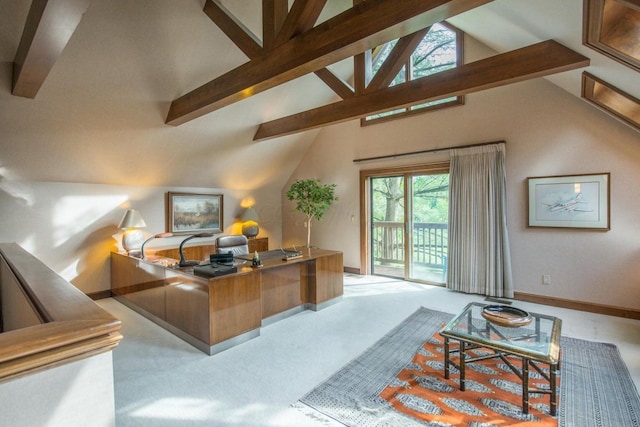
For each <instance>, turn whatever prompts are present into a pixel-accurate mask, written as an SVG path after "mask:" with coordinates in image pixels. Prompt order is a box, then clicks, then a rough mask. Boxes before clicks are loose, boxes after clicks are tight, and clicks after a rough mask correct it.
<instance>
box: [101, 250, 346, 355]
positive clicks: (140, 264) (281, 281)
mask: <svg viewBox="0 0 640 427" xmlns="http://www.w3.org/2000/svg"><path fill="white" fill-rule="evenodd" d="M304 253H305V255H304V257H302V258H299V259H295V260H291V261H283V260H281V259H280V258H277V259H266V260H263V261H262V262H263V265H264V266H263V267H262V268H252V267H251V262H247V263H246V264H244V265H241V266H238V272H237V273H234V274H229V275H226V276H219V277H212V278H208V277H201V276H196V275H194V274H193V268H191V269H178V268H172V267H167V266H166V263H167V262H169V263H171V264H172V263H173V262H175V260H173V259H168V258H157V259H154V260H144V261H143V260H141V259H139V258H133V257H130V256H127V255H124V254H121V253H112V254H111V292H112V293H113V295H114V297H115V298H116V299H117V300H118V301H120V302H122V303H123V304H125V305H127V306H128V307H130V308H131V309H133V310H135V311H137V312H138V313H140V314H142V315H143V316H145V317H147V318H148V319H150V320H152V321H153V322H155V323H157V324H158V325H160V326H162V327H164V328H165V329H167V330H169V331H170V332H172V333H174V334H175V335H177V336H179V337H180V338H182V339H184V340H185V341H187V342H188V343H190V344H191V345H193V346H195V347H197V348H198V349H200V350H202V351H203V352H205V353H207V354H215V353H219V352H220V351H223V350H226V349H228V348H230V347H233V346H234V345H237V344H240V343H242V342H245V341H247V340H249V339H251V338H254V337H256V336H259V335H260V328H261V326H263V325H266V324H269V323H272V322H275V321H278V320H280V319H282V318H284V317H288V316H291V315H293V314H296V313H298V312H300V311H303V310H306V309H311V310H320V309H322V308H324V307H326V306H328V305H331V304H333V303H336V302H338V301H340V300H341V299H342V294H343V269H344V267H343V261H342V252H336V251H329V250H322V249H311V250H304Z"/></svg>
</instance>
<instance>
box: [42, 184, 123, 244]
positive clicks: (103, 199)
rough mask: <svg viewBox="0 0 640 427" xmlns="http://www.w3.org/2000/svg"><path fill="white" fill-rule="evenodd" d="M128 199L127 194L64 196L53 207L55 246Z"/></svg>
mask: <svg viewBox="0 0 640 427" xmlns="http://www.w3.org/2000/svg"><path fill="white" fill-rule="evenodd" d="M126 200H127V196H125V195H115V196H65V197H62V198H61V199H60V200H59V201H58V202H57V203H56V204H55V206H54V207H53V215H52V217H53V218H52V221H53V224H52V225H53V236H52V238H53V246H54V247H59V246H61V245H63V244H64V243H66V242H67V241H68V240H69V239H71V238H72V237H73V236H74V235H76V234H78V233H80V232H82V231H84V230H86V229H87V228H89V226H90V225H91V224H93V223H95V222H96V221H98V220H99V219H100V218H102V217H103V216H105V215H107V214H109V213H110V212H111V211H113V210H114V209H115V208H117V207H118V206H119V205H121V204H122V203H124V202H125V201H126Z"/></svg>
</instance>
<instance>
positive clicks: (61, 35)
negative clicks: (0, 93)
mask: <svg viewBox="0 0 640 427" xmlns="http://www.w3.org/2000/svg"><path fill="white" fill-rule="evenodd" d="M89 2H90V0H33V2H32V3H31V8H30V9H29V14H28V15H27V21H26V23H25V25H24V31H23V32H22V38H21V39H20V44H19V45H18V50H17V52H16V57H15V59H14V61H13V87H12V90H11V93H12V94H13V95H16V96H23V97H25V98H35V96H36V94H37V93H38V91H39V90H40V88H41V87H42V84H43V83H44V81H45V79H46V78H47V76H48V75H49V72H50V71H51V69H52V68H53V65H54V64H55V63H56V61H57V60H58V57H59V56H60V54H61V53H62V51H63V50H64V48H65V46H66V45H67V43H68V42H69V39H71V36H72V35H73V33H74V31H75V30H76V28H77V27H78V24H79V23H80V20H81V19H82V15H83V14H84V13H85V12H86V10H87V8H88V7H89Z"/></svg>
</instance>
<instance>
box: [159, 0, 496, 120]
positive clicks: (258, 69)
mask: <svg viewBox="0 0 640 427" xmlns="http://www.w3.org/2000/svg"><path fill="white" fill-rule="evenodd" d="M491 1H492V0H429V1H425V0H367V1H365V2H363V3H360V4H358V5H356V6H354V7H352V8H351V9H348V10H346V11H345V12H343V13H341V14H339V15H337V16H335V17H333V18H331V19H329V20H328V21H325V22H323V23H322V24H319V25H317V26H315V27H314V28H312V29H311V30H309V31H307V32H305V33H303V34H300V35H299V36H297V37H294V38H292V39H291V40H289V41H287V42H285V43H284V44H282V45H281V46H278V47H277V48H274V49H271V50H269V51H268V52H265V54H263V55H261V56H259V57H256V58H254V59H252V60H251V61H249V62H248V63H246V64H243V65H241V66H239V67H237V68H235V69H234V70H232V71H230V72H228V73H226V74H223V75H222V76H220V77H217V78H216V79H214V80H212V81H210V82H209V83H206V84H204V85H202V86H200V87H199V88H197V89H195V90H193V91H191V92H189V93H187V94H185V95H183V96H181V97H180V98H178V99H175V100H174V101H173V102H172V103H171V107H170V108H169V113H168V115H167V119H166V123H168V124H171V125H179V124H182V123H185V122H187V121H190V120H193V119H195V118H197V117H200V116H202V115H204V114H207V113H210V112H212V111H214V110H217V109H219V108H222V107H224V106H227V105H230V104H232V103H234V102H237V101H240V100H242V99H245V98H247V97H249V96H252V95H255V94H257V93H260V92H263V91H265V90H267V89H271V88H273V87H275V86H277V85H280V84H282V83H285V82H288V81H290V80H293V79H295V78H298V77H300V76H303V75H305V74H308V73H310V72H313V71H316V70H319V69H321V68H323V67H325V66H327V65H329V64H332V63H334V62H337V61H339V60H342V59H345V58H348V57H351V56H354V55H356V54H358V53H360V52H364V51H365V50H368V49H372V48H373V47H375V46H377V45H380V44H382V43H386V42H387V41H389V40H393V39H395V38H398V37H402V36H405V35H407V34H411V33H413V32H416V31H418V30H420V29H422V28H424V27H427V26H429V25H433V24H435V23H437V22H440V21H442V20H443V19H446V18H448V17H450V16H454V15H457V14H459V13H462V12H465V11H467V10H470V9H473V8H475V7H478V6H481V5H483V4H486V3H489V2H491Z"/></svg>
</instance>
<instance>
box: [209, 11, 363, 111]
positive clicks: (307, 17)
mask: <svg viewBox="0 0 640 427" xmlns="http://www.w3.org/2000/svg"><path fill="white" fill-rule="evenodd" d="M280 1H284V0H280ZM284 3H286V1H284ZM284 3H283V4H284ZM325 3H326V0H296V2H295V3H294V4H293V6H292V7H291V11H290V12H289V14H288V15H287V17H286V19H285V21H284V23H282V25H283V28H282V29H281V30H280V32H279V33H278V35H277V39H278V40H280V39H282V40H283V41H282V42H280V41H278V40H275V39H274V37H275V36H272V37H271V41H270V42H267V38H268V36H267V34H271V33H272V32H273V31H275V26H274V25H272V26H271V27H272V28H270V29H268V30H266V31H267V33H266V34H265V35H264V38H265V42H264V43H265V47H264V48H263V47H262V46H261V45H260V41H259V40H257V39H256V38H255V36H254V35H253V33H251V31H249V30H248V29H247V28H245V27H244V26H243V25H242V23H241V22H240V21H238V20H237V19H235V17H234V16H233V15H232V14H231V13H230V12H229V11H228V10H227V9H226V8H225V7H224V6H222V5H221V4H220V3H219V2H218V1H214V0H207V1H206V3H205V5H204V12H205V13H206V14H207V16H209V18H210V19H211V20H212V21H213V22H214V23H215V24H216V25H217V26H218V27H219V28H220V29H221V30H222V31H223V32H224V33H225V35H226V36H227V37H229V39H230V40H231V41H232V42H234V43H235V45H236V46H238V48H239V49H240V50H241V51H242V52H243V53H244V54H245V55H247V56H248V57H249V59H253V58H256V57H258V56H260V55H262V53H263V52H264V50H265V49H268V47H267V46H271V47H273V46H274V45H277V44H282V43H284V42H285V41H287V40H289V39H290V38H291V37H292V36H295V35H298V34H299V32H302V31H306V30H308V29H310V28H313V24H314V23H315V21H316V20H317V19H318V16H319V15H320V12H321V11H322V8H323V7H324V5H325ZM276 7H278V6H277V5H275V4H273V1H268V0H265V3H264V4H263V5H262V10H263V20H265V21H267V22H271V21H275V18H273V15H275V12H273V9H275V8H276ZM279 8H280V12H282V9H281V8H282V4H280V3H279ZM265 9H269V10H271V12H270V13H266V14H265ZM285 13H286V10H285ZM265 15H267V16H265ZM263 27H265V28H266V27H268V25H267V23H264V24H263ZM315 73H316V75H317V76H318V77H319V78H320V79H321V80H322V81H323V82H324V83H325V84H326V85H327V86H329V87H330V88H331V89H332V90H333V91H334V92H336V93H337V94H338V95H339V96H340V97H341V98H343V99H344V98H347V97H349V96H352V95H353V89H352V88H351V87H350V86H349V85H348V84H346V83H345V82H344V81H343V80H342V79H340V78H339V77H337V76H336V75H334V74H333V73H332V72H331V71H329V70H328V69H326V68H321V69H320V70H317V71H316V72H315Z"/></svg>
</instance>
